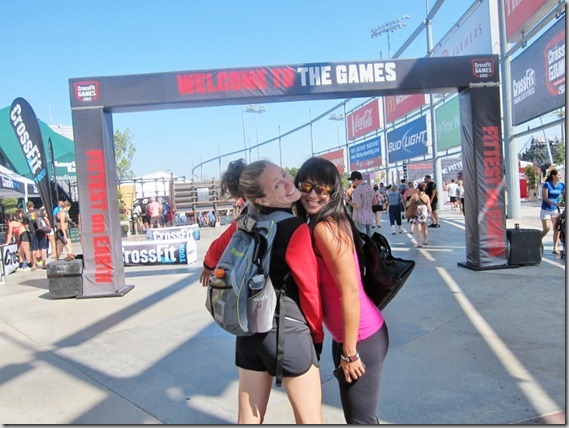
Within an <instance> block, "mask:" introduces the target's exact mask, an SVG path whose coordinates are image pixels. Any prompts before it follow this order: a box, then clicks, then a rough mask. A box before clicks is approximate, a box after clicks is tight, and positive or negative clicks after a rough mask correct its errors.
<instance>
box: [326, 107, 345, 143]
mask: <svg viewBox="0 0 569 428" xmlns="http://www.w3.org/2000/svg"><path fill="white" fill-rule="evenodd" d="M328 119H329V120H333V121H335V122H336V137H337V138H338V148H340V124H339V123H338V122H340V121H342V120H344V115H343V114H341V113H340V114H338V113H332V114H331V115H330V117H328Z"/></svg>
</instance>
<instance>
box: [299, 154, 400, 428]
mask: <svg viewBox="0 0 569 428" xmlns="http://www.w3.org/2000/svg"><path fill="white" fill-rule="evenodd" d="M295 184H296V186H297V187H298V188H299V189H300V191H301V192H302V195H301V198H300V201H299V202H297V203H296V204H295V206H296V208H297V212H298V215H299V216H300V217H301V218H302V219H303V220H305V221H307V222H309V224H310V231H311V233H312V245H313V247H314V251H315V253H316V258H317V260H318V272H319V277H320V292H321V294H322V307H323V313H324V325H325V326H326V328H327V329H328V330H329V331H330V333H331V334H332V337H333V341H332V358H333V360H334V367H338V370H337V371H335V373H337V374H338V383H339V388H340V399H341V402H342V409H343V411H344V417H345V419H346V422H347V423H348V424H378V423H379V420H378V418H377V407H378V404H379V391H380V383H381V372H382V368H383V361H384V359H385V356H386V355H387V350H388V347H389V335H388V331H387V325H386V323H385V321H384V319H383V315H382V314H381V311H380V310H379V309H378V308H377V307H376V306H375V305H374V304H373V302H372V301H371V300H370V298H369V297H368V296H367V294H366V293H365V291H364V289H363V285H362V280H361V276H360V269H359V260H361V257H363V256H362V254H361V239H360V236H359V233H360V232H359V230H358V229H357V227H356V225H355V224H354V222H353V221H352V220H351V218H350V215H349V214H348V212H347V210H346V206H345V204H344V196H343V195H344V192H343V189H342V182H341V179H340V174H339V173H338V170H337V169H336V167H335V166H334V164H333V163H332V162H330V161H328V160H326V159H322V158H311V159H309V160H307V161H306V162H304V164H303V165H302V166H301V167H300V169H299V170H298V173H297V174H296V178H295ZM356 190H357V189H356Z"/></svg>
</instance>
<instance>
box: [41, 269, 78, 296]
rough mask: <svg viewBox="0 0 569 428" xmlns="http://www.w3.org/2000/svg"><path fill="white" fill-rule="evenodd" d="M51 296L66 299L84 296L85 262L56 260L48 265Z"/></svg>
mask: <svg viewBox="0 0 569 428" xmlns="http://www.w3.org/2000/svg"><path fill="white" fill-rule="evenodd" d="M47 281H48V289H49V294H50V295H51V297H52V298H54V299H66V298H71V297H77V296H81V295H82V294H83V260H82V259H76V260H69V261H67V260H56V261H54V262H51V263H49V264H48V265H47Z"/></svg>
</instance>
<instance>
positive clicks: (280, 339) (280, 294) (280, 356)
mask: <svg viewBox="0 0 569 428" xmlns="http://www.w3.org/2000/svg"><path fill="white" fill-rule="evenodd" d="M289 276H290V271H289V272H288V273H287V274H286V275H285V279H284V281H283V288H280V289H276V288H275V292H276V293H277V308H276V310H275V315H276V317H277V355H276V369H275V371H276V373H275V377H276V379H275V386H282V383H283V365H284V337H285V317H286V310H285V304H284V296H285V295H286V282H287V280H288V278H289Z"/></svg>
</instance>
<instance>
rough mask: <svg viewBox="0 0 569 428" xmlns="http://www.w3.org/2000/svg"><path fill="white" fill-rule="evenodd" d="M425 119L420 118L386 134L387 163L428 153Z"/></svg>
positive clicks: (428, 142) (423, 117)
mask: <svg viewBox="0 0 569 428" xmlns="http://www.w3.org/2000/svg"><path fill="white" fill-rule="evenodd" d="M429 144H430V141H429V136H428V133H427V119H426V118H425V116H421V117H419V118H418V119H415V120H414V121H412V122H409V123H407V124H405V125H403V126H400V127H399V128H397V129H395V130H394V131H391V132H388V133H387V161H388V162H389V163H394V162H398V161H404V160H407V159H411V158H414V157H417V156H423V155H426V154H428V153H429V149H428V147H427V146H428V145H429Z"/></svg>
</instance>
